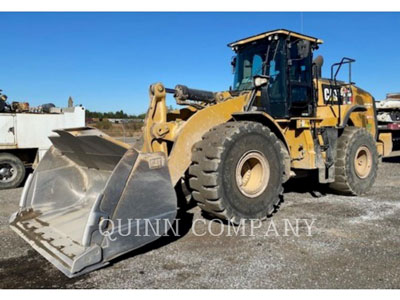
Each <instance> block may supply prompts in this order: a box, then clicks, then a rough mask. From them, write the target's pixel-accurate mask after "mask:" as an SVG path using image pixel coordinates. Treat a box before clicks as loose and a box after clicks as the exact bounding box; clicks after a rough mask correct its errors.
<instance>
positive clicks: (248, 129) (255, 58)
mask: <svg viewBox="0 0 400 300" xmlns="http://www.w3.org/2000/svg"><path fill="white" fill-rule="evenodd" d="M321 43H322V41H321V40H320V39H318V38H314V37H310V36H306V35H303V34H299V33H295V32H292V31H288V30H274V31H269V32H265V33H262V34H259V35H255V36H251V37H249V38H246V39H242V40H239V41H236V42H233V43H230V44H229V45H228V46H229V47H231V48H232V50H233V51H234V52H235V53H236V56H235V57H234V59H233V60H232V66H233V70H234V85H233V87H232V88H231V89H230V90H228V91H223V92H209V91H203V90H196V89H192V88H188V87H186V86H184V85H177V86H176V87H175V88H174V89H168V88H165V87H164V86H163V85H162V84H161V83H156V84H153V85H151V86H150V106H149V109H148V112H147V116H146V119H145V125H144V127H143V141H144V144H143V148H142V149H141V150H138V149H135V148H134V147H130V146H128V145H126V144H124V143H121V142H118V141H116V140H114V139H112V138H110V137H109V136H107V135H106V134H104V133H102V132H101V131H99V130H97V129H94V128H76V129H68V130H57V131H55V132H56V133H57V136H53V137H50V139H51V141H52V143H53V147H52V148H51V149H50V150H49V151H48V152H47V153H46V155H45V157H44V158H43V160H42V161H41V163H40V164H39V166H38V168H37V169H36V170H35V172H34V173H33V174H32V175H31V176H30V177H29V179H28V180H27V182H26V185H25V188H24V190H23V193H22V196H21V201H20V209H19V211H18V212H16V213H15V214H14V215H13V216H12V217H11V220H10V223H11V227H12V228H13V229H14V230H15V231H16V232H17V233H18V234H19V235H20V236H21V237H23V238H24V239H25V240H26V241H27V242H28V243H29V244H31V246H32V247H34V248H35V249H36V250H37V251H38V252H39V253H41V254H42V255H43V256H44V257H45V258H47V259H48V260H49V261H50V262H52V263H53V264H54V265H55V266H56V267H57V268H59V269H60V270H61V271H63V272H64V273H65V274H66V275H67V276H69V277H74V276H77V275H80V274H83V273H86V272H89V271H91V270H94V269H97V268H100V267H102V266H104V265H106V264H108V263H109V262H110V261H111V260H112V259H113V258H115V257H117V256H120V255H122V254H124V253H126V252H129V251H131V250H133V249H136V248H139V247H141V246H143V245H145V244H148V243H150V242H152V241H154V240H155V239H157V238H158V237H160V236H161V235H163V234H165V232H167V231H168V230H169V229H170V227H171V224H172V223H173V222H174V218H175V217H176V211H177V196H176V192H177V190H178V189H179V190H185V191H187V192H188V193H191V196H192V198H193V199H194V200H195V201H196V202H197V203H198V205H199V206H200V208H201V209H202V210H204V211H206V212H207V213H209V214H211V215H213V216H216V217H219V218H222V219H225V220H227V221H229V222H231V223H233V224H238V223H240V222H242V221H245V220H248V219H264V218H266V217H267V216H269V215H271V214H272V213H273V212H274V211H275V210H276V208H277V205H278V204H279V201H280V197H281V196H282V193H283V187H282V185H283V183H284V182H286V181H287V180H288V179H289V178H290V177H292V176H296V175H300V174H304V173H305V172H309V173H310V174H311V173H314V174H315V175H316V178H317V181H318V182H319V183H324V184H329V185H330V187H331V188H332V189H333V190H334V191H336V192H338V193H343V194H349V195H360V194H363V193H366V192H367V191H368V190H369V189H370V188H371V186H372V185H373V183H374V181H375V177H376V175H377V166H378V159H379V157H380V156H382V155H386V154H388V153H389V152H390V151H391V137H390V136H389V135H388V134H382V135H379V136H378V132H377V122H376V117H375V113H376V112H375V102H374V99H373V97H372V96H371V95H370V94H369V93H367V92H365V91H364V90H362V89H360V88H358V87H356V86H355V85H354V83H353V82H352V81H351V65H352V63H353V62H354V60H352V59H349V58H344V59H342V60H341V62H339V63H337V64H334V65H333V66H332V68H331V77H330V78H329V79H324V78H322V77H321V67H322V63H323V59H322V57H320V56H319V57H317V58H316V59H315V60H313V52H314V50H316V49H318V47H319V45H320V44H321ZM343 66H346V67H348V68H349V80H348V81H347V79H346V80H345V81H340V80H338V79H337V75H338V73H339V71H340V70H341V69H342V67H343ZM167 94H173V96H174V97H175V99H176V102H177V104H178V105H182V106H183V108H182V109H179V110H175V111H172V112H168V110H167V106H166V95H167ZM310 184H311V183H310ZM160 220H161V222H160ZM149 225H150V226H151V228H152V229H154V228H156V229H157V230H149V229H148V228H149Z"/></svg>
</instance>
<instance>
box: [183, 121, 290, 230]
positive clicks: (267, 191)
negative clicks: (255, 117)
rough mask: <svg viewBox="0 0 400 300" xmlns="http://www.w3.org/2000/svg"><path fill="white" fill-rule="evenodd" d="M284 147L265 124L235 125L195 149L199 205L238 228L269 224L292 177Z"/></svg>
mask: <svg viewBox="0 0 400 300" xmlns="http://www.w3.org/2000/svg"><path fill="white" fill-rule="evenodd" d="M282 147H283V146H282V143H281V142H280V140H279V139H278V138H277V137H276V135H275V134H274V133H272V132H271V131H270V130H269V129H268V128H267V127H265V126H262V125H261V124H259V123H255V122H229V123H226V124H222V125H219V126H217V127H215V128H213V129H211V130H210V131H209V132H208V133H206V134H205V135H204V136H203V139H202V140H201V141H200V142H198V143H196V144H195V146H194V148H193V153H192V165H191V166H190V169H189V175H190V176H191V178H190V180H189V184H190V188H191V189H192V196H193V198H194V200H196V201H197V202H198V205H199V206H200V208H201V209H202V210H204V211H206V212H207V213H209V214H211V215H214V216H217V217H219V218H222V219H225V220H228V221H230V222H232V223H234V224H239V223H240V222H241V220H249V219H261V220H262V219H265V218H266V217H267V216H268V215H271V214H272V213H273V212H274V210H275V208H276V207H277V205H278V204H279V202H280V196H281V195H282V193H283V187H282V183H283V181H284V180H285V176H286V175H287V174H285V172H286V170H285V163H284V159H285V156H284V155H285V150H284V149H282ZM257 159H259V160H260V161H259V162H258V161H257ZM242 170H244V173H243V177H241V176H242ZM261 170H266V172H264V171H261ZM268 171H269V172H268ZM252 172H255V173H252ZM254 174H255V175H254ZM260 174H261V177H256V176H260ZM253 175H254V176H253ZM264 175H265V176H264ZM267 175H268V176H267ZM267 177H268V178H267ZM237 178H238V179H237ZM257 179H258V180H257ZM267 179H268V180H267ZM266 180H267V181H266ZM239 182H240V183H241V184H240V183H239ZM260 182H261V183H260ZM259 183H260V184H259ZM247 184H249V187H250V188H247V187H246V188H247V189H246V188H245V186H246V185H247ZM251 187H253V188H251ZM263 187H264V188H263Z"/></svg>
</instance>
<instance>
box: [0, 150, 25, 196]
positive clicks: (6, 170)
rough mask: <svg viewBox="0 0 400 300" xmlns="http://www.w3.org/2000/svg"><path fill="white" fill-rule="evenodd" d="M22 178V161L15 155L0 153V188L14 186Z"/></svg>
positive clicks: (23, 169)
mask: <svg viewBox="0 0 400 300" xmlns="http://www.w3.org/2000/svg"><path fill="white" fill-rule="evenodd" d="M24 178H25V166H24V163H23V162H22V161H21V160H20V159H19V158H18V157H16V156H15V155H12V154H10V153H0V190H2V189H12V188H16V187H18V186H19V185H20V184H21V182H22V181H23V180H24Z"/></svg>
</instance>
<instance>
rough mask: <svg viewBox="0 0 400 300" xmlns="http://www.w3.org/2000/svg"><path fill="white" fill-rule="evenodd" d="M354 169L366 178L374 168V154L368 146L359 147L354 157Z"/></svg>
mask: <svg viewBox="0 0 400 300" xmlns="http://www.w3.org/2000/svg"><path fill="white" fill-rule="evenodd" d="M354 169H355V171H356V174H357V176H358V177H360V178H362V179H363V178H366V177H368V175H369V174H370V173H371V170H372V154H371V151H370V150H369V149H368V148H367V147H366V146H361V147H360V148H358V149H357V152H356V155H355V157H354Z"/></svg>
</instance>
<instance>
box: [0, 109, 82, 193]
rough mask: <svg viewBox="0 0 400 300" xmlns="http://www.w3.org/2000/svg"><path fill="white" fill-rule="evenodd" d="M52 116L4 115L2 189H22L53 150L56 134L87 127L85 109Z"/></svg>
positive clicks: (0, 127)
mask: <svg viewBox="0 0 400 300" xmlns="http://www.w3.org/2000/svg"><path fill="white" fill-rule="evenodd" d="M52 111H53V112H52V113H0V189H5V188H14V187H18V186H19V185H20V184H21V182H22V181H23V180H24V178H25V172H26V168H35V166H36V165H37V163H38V162H39V161H40V159H41V158H42V157H43V155H44V154H45V153H46V151H47V150H48V149H49V148H50V146H51V142H50V140H49V139H48V137H49V136H51V135H54V134H55V133H53V132H52V131H53V130H55V129H62V128H76V127H83V126H85V108H84V107H82V106H75V107H68V108H61V109H57V108H55V109H52Z"/></svg>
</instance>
